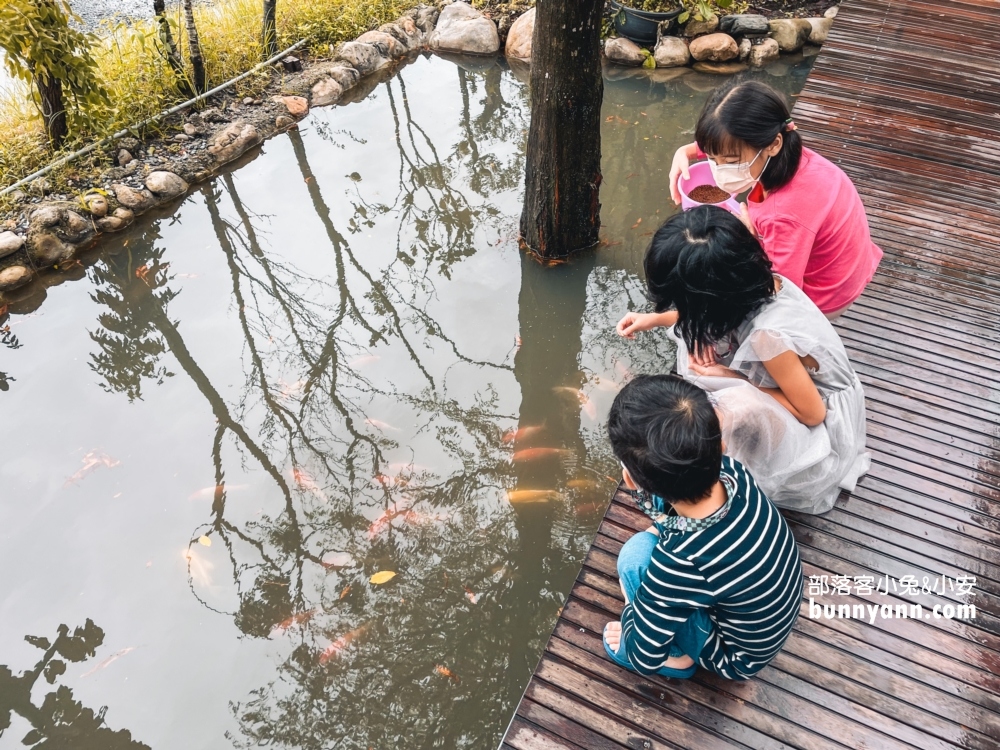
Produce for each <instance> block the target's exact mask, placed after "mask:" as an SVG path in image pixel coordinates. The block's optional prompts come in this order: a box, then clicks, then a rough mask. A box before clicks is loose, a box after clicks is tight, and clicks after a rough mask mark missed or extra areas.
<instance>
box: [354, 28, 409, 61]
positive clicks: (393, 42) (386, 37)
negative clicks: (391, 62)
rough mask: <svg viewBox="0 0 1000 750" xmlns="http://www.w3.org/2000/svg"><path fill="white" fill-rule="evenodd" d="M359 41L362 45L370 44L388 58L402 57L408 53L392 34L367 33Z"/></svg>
mask: <svg viewBox="0 0 1000 750" xmlns="http://www.w3.org/2000/svg"><path fill="white" fill-rule="evenodd" d="M357 41H358V42H360V43H361V44H370V45H371V46H373V47H374V48H375V49H377V50H378V53H379V54H380V55H382V57H386V58H393V57H401V56H402V55H404V54H405V53H406V50H405V49H403V45H401V44H400V43H399V41H398V40H397V39H396V38H395V37H394V36H392V34H386V33H385V32H384V31H366V32H365V33H364V34H362V35H361V36H359V37H358V38H357Z"/></svg>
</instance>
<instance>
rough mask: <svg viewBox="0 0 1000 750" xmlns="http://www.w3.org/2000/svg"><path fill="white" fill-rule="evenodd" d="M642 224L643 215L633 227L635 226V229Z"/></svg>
mask: <svg viewBox="0 0 1000 750" xmlns="http://www.w3.org/2000/svg"><path fill="white" fill-rule="evenodd" d="M640 224H642V217H640V218H639V220H638V221H637V222H636V223H635V224H633V225H632V228H633V229H635V228H636V227H638V226H639V225H640Z"/></svg>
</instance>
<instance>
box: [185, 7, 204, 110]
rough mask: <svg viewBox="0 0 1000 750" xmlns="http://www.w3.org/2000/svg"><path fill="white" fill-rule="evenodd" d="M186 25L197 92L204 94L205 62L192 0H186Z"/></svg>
mask: <svg viewBox="0 0 1000 750" xmlns="http://www.w3.org/2000/svg"><path fill="white" fill-rule="evenodd" d="M184 25H185V26H186V27H187V37H188V51H189V53H190V55H191V71H192V73H193V79H194V80H193V83H194V90H195V92H196V93H199V94H204V93H205V63H204V61H203V60H202V57H201V42H199V41H198V28H197V27H196V26H195V25H194V8H193V6H192V3H191V0H184Z"/></svg>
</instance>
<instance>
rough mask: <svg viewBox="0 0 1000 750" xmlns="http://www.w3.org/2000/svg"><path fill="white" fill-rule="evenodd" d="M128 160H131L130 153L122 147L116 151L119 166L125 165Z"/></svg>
mask: <svg viewBox="0 0 1000 750" xmlns="http://www.w3.org/2000/svg"><path fill="white" fill-rule="evenodd" d="M130 161H132V154H130V153H129V152H128V151H126V150H125V149H122V150H121V151H119V152H118V166H119V167H124V166H127V165H128V163H129V162H130Z"/></svg>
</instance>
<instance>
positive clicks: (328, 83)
mask: <svg viewBox="0 0 1000 750" xmlns="http://www.w3.org/2000/svg"><path fill="white" fill-rule="evenodd" d="M343 95H344V89H343V88H342V87H341V85H340V84H339V83H337V82H336V81H335V80H333V79H332V78H324V79H323V80H322V81H320V82H319V83H317V84H316V85H315V86H313V87H312V103H313V106H314V107H326V106H328V105H330V104H336V103H337V102H339V101H340V97H341V96H343Z"/></svg>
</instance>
